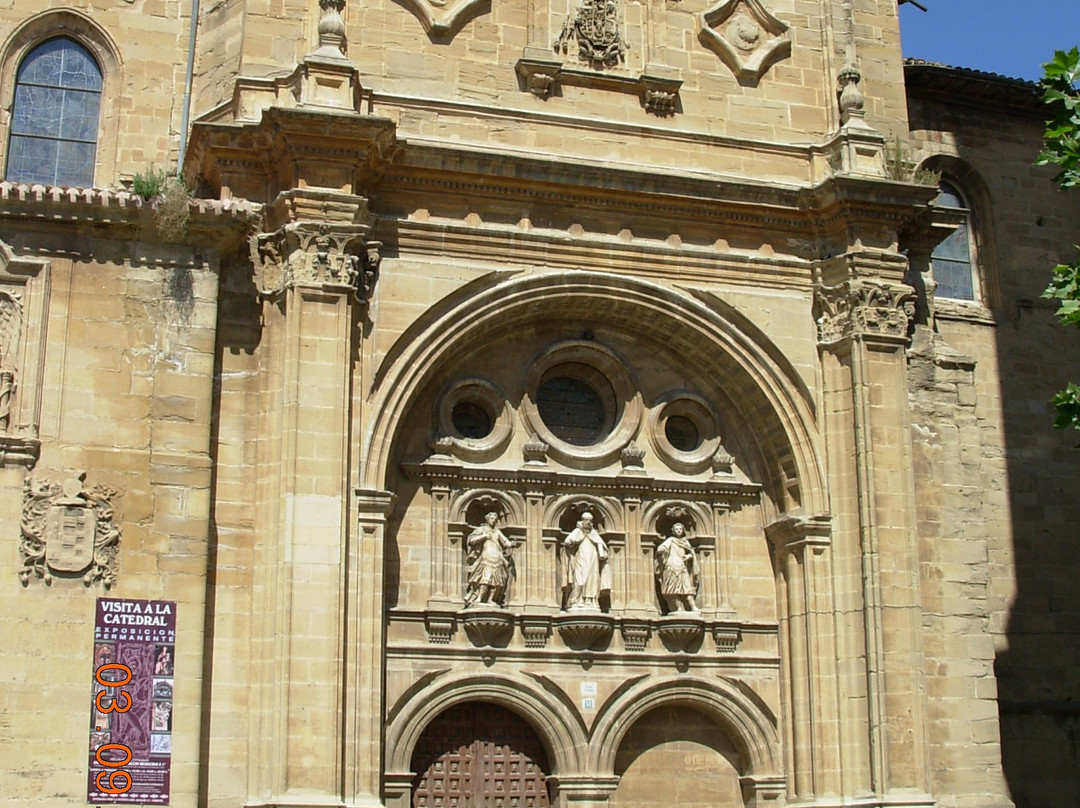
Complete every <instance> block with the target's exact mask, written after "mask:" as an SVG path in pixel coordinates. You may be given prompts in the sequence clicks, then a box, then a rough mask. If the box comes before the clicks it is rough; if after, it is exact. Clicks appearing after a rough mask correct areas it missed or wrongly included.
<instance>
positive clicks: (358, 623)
mask: <svg viewBox="0 0 1080 808" xmlns="http://www.w3.org/2000/svg"><path fill="white" fill-rule="evenodd" d="M393 503H394V495H393V494H392V493H390V492H388V491H369V490H358V491H356V507H357V529H356V535H355V537H353V539H352V540H351V541H350V542H349V552H348V563H347V568H348V586H347V591H348V605H347V615H346V626H347V632H346V641H347V645H346V652H345V656H346V664H345V674H346V688H345V690H346V692H345V794H344V797H345V805H347V806H349V808H353V806H357V808H359V807H360V806H372V807H373V808H379V806H381V805H382V801H381V799H380V794H379V791H380V778H381V775H382V739H383V683H382V665H383V661H382V660H383V577H384V571H383V545H384V540H385V530H386V517H387V516H388V515H389V513H390V511H391V509H392V507H393Z"/></svg>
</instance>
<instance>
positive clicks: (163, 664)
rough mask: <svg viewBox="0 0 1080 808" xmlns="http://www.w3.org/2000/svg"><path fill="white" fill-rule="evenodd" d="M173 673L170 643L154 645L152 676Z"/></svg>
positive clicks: (170, 674)
mask: <svg viewBox="0 0 1080 808" xmlns="http://www.w3.org/2000/svg"><path fill="white" fill-rule="evenodd" d="M172 675H173V655H172V646H171V645H157V646H154V676H172Z"/></svg>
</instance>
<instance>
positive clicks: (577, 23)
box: [554, 0, 627, 68]
mask: <svg viewBox="0 0 1080 808" xmlns="http://www.w3.org/2000/svg"><path fill="white" fill-rule="evenodd" d="M618 3H619V0H581V4H580V5H579V6H578V8H577V12H576V13H575V14H574V16H573V17H568V18H567V19H566V22H565V23H564V24H563V29H562V33H561V34H559V38H558V39H556V40H555V43H554V48H555V51H556V52H562V53H567V52H569V48H570V42H571V40H573V41H574V42H576V43H577V46H578V58H579V59H581V61H583V62H585V63H586V64H589V65H591V66H592V67H595V68H601V67H616V66H617V65H619V64H620V63H622V62H623V61H624V60H625V58H626V48H627V45H626V41H625V39H623V35H622V14H621V13H620V8H619V5H618Z"/></svg>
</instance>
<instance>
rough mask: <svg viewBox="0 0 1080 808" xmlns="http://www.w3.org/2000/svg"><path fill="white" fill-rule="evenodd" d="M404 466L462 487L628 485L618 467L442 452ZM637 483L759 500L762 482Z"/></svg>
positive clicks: (645, 488) (654, 489) (663, 490)
mask: <svg viewBox="0 0 1080 808" xmlns="http://www.w3.org/2000/svg"><path fill="white" fill-rule="evenodd" d="M402 469H403V470H404V471H405V473H406V475H407V476H408V477H409V478H410V479H414V480H427V481H432V480H438V481H442V482H443V483H445V482H446V481H450V482H451V483H452V484H453V485H454V486H457V487H463V488H484V487H498V488H503V489H505V488H506V487H508V486H509V487H513V488H517V489H520V490H526V489H529V488H530V487H535V486H536V485H542V486H543V487H544V488H545V489H549V490H551V491H574V492H581V491H608V492H611V493H616V492H619V491H621V490H623V489H624V488H625V483H626V479H625V477H622V476H621V475H620V474H619V472H618V471H614V472H612V473H611V474H608V475H604V474H598V473H592V474H584V473H578V472H569V471H567V472H562V471H556V470H554V469H552V468H550V467H548V466H546V465H539V464H531V465H527V466H526V467H524V468H521V469H500V468H478V467H470V466H465V465H462V464H459V463H456V462H453V461H449V460H448V459H447V458H444V457H441V456H438V455H436V456H433V457H432V458H431V459H430V460H427V461H425V462H423V463H403V464H402ZM633 482H634V486H635V488H637V489H640V491H641V492H642V493H647V494H653V495H665V496H670V495H678V496H683V497H689V498H692V499H701V498H706V499H714V500H738V501H756V500H757V498H758V497H759V496H760V494H761V486H760V485H759V484H757V483H747V482H741V481H738V480H716V479H711V480H682V479H670V480H665V479H657V478H655V477H652V476H648V475H644V474H643V475H640V476H638V475H635V476H634V478H633Z"/></svg>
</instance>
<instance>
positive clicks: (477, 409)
mask: <svg viewBox="0 0 1080 808" xmlns="http://www.w3.org/2000/svg"><path fill="white" fill-rule="evenodd" d="M450 421H451V423H453V425H454V429H455V430H457V433H458V434H459V435H461V437H463V438H472V439H473V440H479V439H480V438H486V437H487V436H488V435H490V434H491V429H492V427H493V426H494V424H493V423H492V418H491V414H490V413H489V412H488V411H487V410H485V409H484V408H483V407H481V406H480V405H479V404H477V403H476V402H475V401H467V400H466V401H459V402H457V403H456V404H455V405H454V407H453V409H452V410H451V411H450Z"/></svg>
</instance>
